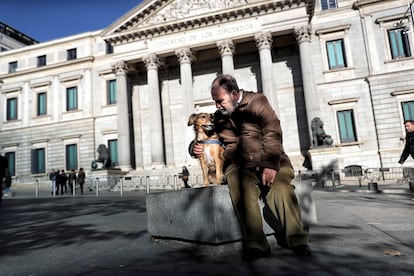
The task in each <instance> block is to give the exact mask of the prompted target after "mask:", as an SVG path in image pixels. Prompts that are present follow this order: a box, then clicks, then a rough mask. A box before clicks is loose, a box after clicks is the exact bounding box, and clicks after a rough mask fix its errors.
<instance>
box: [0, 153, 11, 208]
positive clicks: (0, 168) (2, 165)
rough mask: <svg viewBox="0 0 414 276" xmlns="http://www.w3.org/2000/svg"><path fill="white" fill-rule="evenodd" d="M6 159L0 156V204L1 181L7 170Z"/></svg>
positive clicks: (0, 198) (1, 194)
mask: <svg viewBox="0 0 414 276" xmlns="http://www.w3.org/2000/svg"><path fill="white" fill-rule="evenodd" d="M8 167H9V166H8V161H7V158H6V157H4V156H3V155H0V204H1V201H2V199H3V180H4V178H5V176H6V170H7V169H8Z"/></svg>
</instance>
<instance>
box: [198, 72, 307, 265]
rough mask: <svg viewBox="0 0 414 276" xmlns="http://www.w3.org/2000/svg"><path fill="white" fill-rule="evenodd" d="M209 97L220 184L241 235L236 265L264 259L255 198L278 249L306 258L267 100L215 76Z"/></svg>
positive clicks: (290, 174) (288, 171)
mask: <svg viewBox="0 0 414 276" xmlns="http://www.w3.org/2000/svg"><path fill="white" fill-rule="evenodd" d="M211 96H212V98H213V100H214V102H215V104H216V107H217V108H218V111H217V112H216V113H215V128H216V132H218V135H219V137H220V140H221V141H222V142H223V144H224V145H225V151H224V157H225V168H224V170H225V178H226V180H227V183H228V185H229V191H230V198H231V200H232V204H233V207H234V209H235V213H236V216H237V218H238V221H239V224H240V227H241V232H242V238H243V251H242V259H243V260H244V261H253V260H255V259H257V258H261V257H266V256H268V255H269V254H270V246H269V244H268V241H267V239H266V236H265V235H264V232H263V222H262V214H261V211H260V206H259V202H258V200H259V198H262V199H264V202H265V211H266V210H267V212H266V213H267V215H270V216H272V218H274V219H277V221H278V222H279V224H280V227H279V228H280V229H276V231H275V237H276V239H277V241H278V244H279V245H280V246H282V247H286V248H290V249H292V250H293V252H294V253H295V254H297V255H300V256H310V255H311V254H312V250H311V248H310V247H309V244H308V243H309V238H308V234H307V233H306V232H305V231H304V229H303V225H302V223H301V213H300V208H299V204H298V201H297V198H296V195H295V192H294V186H293V185H292V184H291V181H292V180H293V178H294V171H293V167H292V164H291V162H290V159H289V157H288V156H287V155H286V153H285V152H284V149H283V143H282V130H281V127H280V121H279V119H278V117H277V116H276V113H275V112H274V110H273V109H272V107H271V106H270V104H269V102H268V100H267V98H266V97H265V96H264V95H263V94H261V93H254V92H247V91H243V90H241V89H239V87H238V84H237V81H236V79H235V78H233V77H232V76H230V75H219V76H218V77H217V78H216V79H215V80H214V81H213V82H212V85H211ZM192 151H193V154H194V155H196V156H200V155H201V154H202V146H201V145H199V144H195V145H194V146H193V147H192Z"/></svg>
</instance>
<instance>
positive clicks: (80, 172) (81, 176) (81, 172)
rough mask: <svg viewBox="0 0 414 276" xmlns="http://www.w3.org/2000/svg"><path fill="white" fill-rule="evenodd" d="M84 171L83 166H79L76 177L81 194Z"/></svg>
mask: <svg viewBox="0 0 414 276" xmlns="http://www.w3.org/2000/svg"><path fill="white" fill-rule="evenodd" d="M85 177H86V175H85V171H84V170H83V168H82V167H81V168H79V172H78V177H77V179H76V181H77V183H78V184H79V188H80V192H81V195H83V184H85Z"/></svg>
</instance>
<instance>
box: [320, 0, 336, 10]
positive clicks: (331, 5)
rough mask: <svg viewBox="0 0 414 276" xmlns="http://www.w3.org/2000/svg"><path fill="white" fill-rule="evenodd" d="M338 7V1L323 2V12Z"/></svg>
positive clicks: (322, 0) (325, 0)
mask: <svg viewBox="0 0 414 276" xmlns="http://www.w3.org/2000/svg"><path fill="white" fill-rule="evenodd" d="M336 7H337V4H336V0H321V8H322V10H327V9H334V8H336Z"/></svg>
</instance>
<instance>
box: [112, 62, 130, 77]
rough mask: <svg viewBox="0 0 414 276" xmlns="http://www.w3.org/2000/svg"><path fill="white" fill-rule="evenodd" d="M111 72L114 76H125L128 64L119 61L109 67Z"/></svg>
mask: <svg viewBox="0 0 414 276" xmlns="http://www.w3.org/2000/svg"><path fill="white" fill-rule="evenodd" d="M111 67H112V71H114V73H115V75H126V74H128V64H127V63H126V62H125V61H119V62H116V63H113V64H112V65H111Z"/></svg>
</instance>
